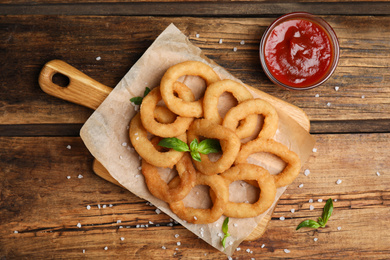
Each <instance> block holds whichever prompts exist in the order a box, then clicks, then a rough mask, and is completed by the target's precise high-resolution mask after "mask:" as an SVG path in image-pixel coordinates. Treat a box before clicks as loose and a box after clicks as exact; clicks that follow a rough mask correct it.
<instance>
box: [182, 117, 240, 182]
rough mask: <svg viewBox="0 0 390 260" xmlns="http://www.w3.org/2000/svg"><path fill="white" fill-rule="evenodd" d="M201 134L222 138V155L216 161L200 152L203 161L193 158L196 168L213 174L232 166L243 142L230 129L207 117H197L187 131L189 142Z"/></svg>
mask: <svg viewBox="0 0 390 260" xmlns="http://www.w3.org/2000/svg"><path fill="white" fill-rule="evenodd" d="M199 136H204V137H206V138H211V139H218V140H220V144H221V148H222V156H221V157H220V158H219V159H218V160H217V161H216V162H212V161H210V159H209V157H208V155H206V154H200V158H201V161H200V162H198V161H195V160H193V162H194V164H195V166H196V168H197V169H198V170H199V171H200V172H201V173H203V174H206V175H213V174H218V173H221V172H224V171H226V170H227V169H229V168H230V166H232V164H233V163H234V160H235V158H236V156H237V154H238V152H239V150H240V146H241V142H240V139H239V138H238V137H237V135H236V134H235V133H234V132H233V131H232V130H230V129H228V128H226V127H223V126H221V125H217V124H214V123H212V122H211V121H209V120H207V119H196V120H194V122H193V123H192V124H191V126H190V128H189V129H188V131H187V139H188V144H190V143H191V142H192V141H193V140H194V139H195V138H196V139H198V142H200V140H199Z"/></svg>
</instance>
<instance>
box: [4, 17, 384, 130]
mask: <svg viewBox="0 0 390 260" xmlns="http://www.w3.org/2000/svg"><path fill="white" fill-rule="evenodd" d="M324 18H325V19H326V20H327V21H328V22H329V23H330V24H331V25H332V26H333V27H334V29H335V31H336V33H337V35H338V37H339V39H340V44H341V60H340V64H339V67H338V68H337V70H336V73H335V74H334V76H333V77H332V78H331V79H330V80H329V81H328V82H326V83H325V84H324V85H323V86H321V87H319V88H317V89H313V90H308V91H286V90H284V89H281V88H279V87H276V86H274V85H273V84H272V83H271V82H270V81H269V80H268V79H267V77H266V76H265V74H264V73H263V71H262V69H261V66H260V62H259V58H258V45H259V41H260V37H261V35H262V34H263V32H264V30H265V29H266V27H267V26H268V25H269V24H270V23H271V22H272V21H273V20H274V19H273V18H250V19H249V18H248V19H241V18H218V19H217V18H189V17H177V18H172V17H169V18H167V17H124V16H121V17H118V16H109V17H85V16H28V15H26V16H0V25H1V26H0V35H1V39H4V40H3V41H1V42H0V52H1V55H2V57H3V59H2V62H1V65H0V66H1V71H2V73H1V75H0V79H1V81H2V95H1V96H0V104H1V106H2V109H1V110H0V119H1V124H40V123H46V124H61V123H67V124H81V123H84V122H85V120H86V119H87V118H88V117H89V115H90V114H91V113H92V111H91V110H89V109H87V108H82V107H79V106H78V105H75V104H71V103H68V102H66V101H62V100H58V99H56V98H54V97H50V96H48V95H46V94H45V93H43V92H42V91H41V90H40V88H39V86H38V83H37V79H38V74H39V71H40V69H41V68H42V66H43V65H44V64H45V63H46V62H47V61H49V60H52V59H62V60H64V61H66V62H68V63H69V64H71V65H73V66H75V67H76V68H77V69H80V70H81V71H83V72H84V73H85V74H87V75H89V76H91V77H92V78H94V79H96V80H97V81H99V82H101V83H102V84H104V85H106V86H110V87H113V86H115V85H116V83H117V82H119V80H120V79H121V78H122V77H123V76H124V75H125V73H126V72H127V71H128V70H129V68H130V67H131V65H132V64H134V63H135V62H136V61H137V59H138V58H139V57H140V56H141V55H142V53H143V52H144V51H145V50H146V49H147V48H148V47H149V46H150V44H151V43H152V42H153V40H154V39H155V38H156V37H157V36H158V35H159V34H160V33H161V31H162V30H164V29H165V28H166V26H168V25H169V24H170V23H174V24H175V25H177V26H178V27H179V28H180V29H181V30H182V31H183V33H184V34H186V35H187V36H188V37H189V39H190V40H191V41H192V42H193V43H194V44H195V45H197V46H199V47H200V48H202V49H203V51H204V53H205V54H206V55H207V56H208V57H210V58H212V59H214V60H215V61H216V62H217V63H219V64H220V65H221V66H223V67H225V68H226V69H227V70H229V71H230V72H231V73H232V74H233V75H234V76H236V77H237V78H240V79H242V80H243V81H244V82H245V83H247V84H249V85H252V86H253V87H256V88H259V89H260V90H262V91H264V92H267V93H269V94H271V95H274V96H276V97H278V98H280V99H283V100H285V101H287V102H290V103H292V104H294V105H296V106H299V107H301V108H302V109H303V110H304V111H305V112H306V113H307V114H308V116H309V118H310V119H311V120H314V121H324V120H326V121H328V120H332V121H340V120H343V121H349V120H366V119H370V120H373V119H375V120H379V119H381V120H388V119H389V114H390V113H389V112H390V93H389V92H390V88H389V84H388V82H389V79H390V72H389V70H388V65H389V60H390V59H389V58H390V17H371V16H359V17H356V16H352V17H346V16H325V17H324ZM145 23H147V24H148V27H147V28H146V29H145V27H141V26H135V25H141V24H145ZM367 24H369V25H370V26H365V25H367ZM196 34H199V38H197V37H196ZM219 39H223V43H222V44H219V43H218V42H219ZM242 40H244V41H245V44H244V45H241V44H240V42H241V41H242ZM234 47H237V48H238V50H237V51H236V52H234V51H233V48H234ZM31 54H33V55H31ZM97 57H101V59H100V60H96V58H97ZM335 86H339V90H338V91H336V90H335V89H334V87H335ZM316 94H318V97H315V96H316ZM362 97H364V98H362ZM328 103H329V106H328V105H327V104H328ZM336 131H340V130H336Z"/></svg>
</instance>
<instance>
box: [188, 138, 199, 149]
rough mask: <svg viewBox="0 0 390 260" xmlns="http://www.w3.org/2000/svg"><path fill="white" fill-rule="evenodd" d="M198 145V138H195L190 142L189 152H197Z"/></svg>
mask: <svg viewBox="0 0 390 260" xmlns="http://www.w3.org/2000/svg"><path fill="white" fill-rule="evenodd" d="M198 146H199V144H198V139H196V138H195V139H194V140H192V142H191V143H190V150H191V152H197V151H198Z"/></svg>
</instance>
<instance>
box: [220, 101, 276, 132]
mask: <svg viewBox="0 0 390 260" xmlns="http://www.w3.org/2000/svg"><path fill="white" fill-rule="evenodd" d="M258 114H261V115H263V116H264V123H263V127H262V129H261V130H260V133H259V135H258V137H257V138H272V137H273V136H274V135H275V133H276V130H277V129H278V122H279V117H278V113H277V112H276V110H275V108H274V107H273V106H272V105H271V104H269V103H268V102H266V101H264V100H261V99H249V100H246V101H243V102H241V103H239V104H238V105H237V106H235V107H232V108H231V109H229V111H228V112H227V113H226V115H225V118H224V120H223V123H222V125H223V126H224V127H227V128H229V129H231V130H233V131H234V130H235V129H236V128H237V126H238V124H239V122H240V120H242V119H244V118H248V116H252V115H258Z"/></svg>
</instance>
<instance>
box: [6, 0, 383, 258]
mask: <svg viewBox="0 0 390 260" xmlns="http://www.w3.org/2000/svg"><path fill="white" fill-rule="evenodd" d="M79 3H83V4H79ZM302 10H304V11H309V12H312V13H315V14H318V15H320V16H321V17H323V18H324V19H326V21H328V22H329V23H330V24H331V25H332V26H333V28H334V29H335V31H336V34H337V35H338V38H339V41H340V45H341V58H340V63H339V66H338V68H337V70H336V72H335V74H334V75H333V77H332V78H331V79H330V80H329V81H327V82H326V83H325V84H324V85H323V86H321V87H319V88H316V89H313V90H309V91H303V92H293V91H286V90H283V89H280V88H278V87H275V86H274V85H273V84H272V83H271V82H270V81H269V80H268V79H267V77H266V76H265V74H264V73H263V71H262V69H261V66H260V62H259V58H258V46H259V42H260V37H261V35H262V34H263V32H264V31H265V29H266V28H267V26H268V25H269V24H270V23H271V22H272V21H273V20H274V19H275V18H276V17H278V16H279V15H281V14H284V13H287V12H291V11H302ZM170 23H174V24H175V25H176V26H177V27H178V28H179V29H180V30H181V31H182V32H183V33H184V34H185V35H187V36H188V37H189V39H190V41H191V42H193V43H194V44H195V45H197V46H199V47H200V48H202V49H203V51H204V53H205V54H206V55H207V56H208V57H210V58H211V59H213V60H215V61H216V62H217V63H218V64H220V65H222V66H224V67H225V68H226V69H227V70H228V71H229V72H231V73H232V74H233V75H234V76H236V77H237V78H240V79H241V80H243V81H244V82H245V83H247V84H249V85H251V86H253V87H255V88H258V89H259V90H262V91H264V92H266V93H268V94H271V95H273V96H275V97H278V98H280V99H283V100H285V101H287V102H290V103H292V104H294V105H296V106H299V107H300V108H302V109H303V110H304V111H305V112H306V113H307V115H308V116H309V118H310V119H311V133H312V134H313V136H314V137H315V138H316V141H317V143H316V149H317V151H316V152H313V154H312V156H311V157H310V158H309V160H308V161H307V162H306V163H305V164H304V165H303V167H302V173H301V174H300V176H299V177H298V178H297V179H296V180H295V181H294V183H293V184H292V185H290V186H289V188H288V189H287V191H286V192H285V194H284V195H283V196H282V198H281V200H280V201H279V204H278V206H277V207H276V209H275V212H274V214H273V216H272V219H271V221H270V224H269V226H268V228H267V231H266V232H265V234H264V235H263V236H262V237H261V238H260V239H258V240H256V241H252V242H243V243H242V244H241V245H240V248H241V250H240V251H237V252H235V254H234V255H233V258H234V259H251V258H255V259H275V258H296V259H298V258H299V259H342V258H344V259H389V258H390V247H389V246H388V245H389V244H390V234H389V232H388V229H389V227H390V171H389V168H390V162H389V151H390V149H389V140H390V139H389V138H390V131H389V130H390V113H389V112H390V83H389V80H390V70H389V67H390V5H389V2H387V1H345V2H340V3H338V1H326V2H321V3H320V2H316V1H314V2H313V1H299V2H292V1H277V2H268V1H264V2H263V1H244V2H241V1H222V2H213V1H200V2H199V1H190V2H180V1H177V2H176V1H170V0H168V1H159V2H153V1H131V2H128V1H126V3H125V1H115V0H109V1H104V2H102V1H100V2H99V1H94V0H85V1H68V2H67V3H66V4H64V1H62V0H51V1H42V0H41V1H34V3H32V4H31V3H30V2H29V1H25V0H19V1H0V55H1V59H0V82H1V83H0V93H1V95H0V119H1V121H0V145H1V149H0V259H50V258H54V259H61V258H63V259H80V258H91V259H112V258H119V259H147V258H150V259H162V258H164V259H165V258H166V259H226V258H227V257H226V256H225V255H224V254H223V253H221V252H218V251H217V250H215V249H213V248H212V247H211V246H209V245H207V244H206V243H204V242H203V241H202V240H201V239H198V238H197V237H196V236H195V235H194V234H192V233H191V232H189V231H187V230H186V229H185V228H183V227H182V226H181V225H178V224H175V223H172V221H171V220H170V218H169V217H167V216H166V215H164V214H156V212H155V208H154V207H153V206H149V205H147V203H146V201H144V200H141V199H139V198H137V197H136V196H134V195H132V194H131V193H130V192H128V191H126V190H125V189H123V188H120V187H118V186H116V185H113V184H111V183H109V182H107V181H105V180H103V179H101V178H99V177H98V176H96V175H95V174H94V173H93V170H92V162H93V157H92V156H91V155H90V153H89V152H88V150H87V149H86V148H85V146H84V144H83V142H82V140H81V139H80V138H79V137H78V134H79V130H80V128H81V126H82V124H83V123H84V122H85V120H86V119H87V118H88V117H89V116H90V115H91V113H92V112H93V110H91V109H88V108H85V107H82V106H79V105H76V104H73V103H70V102H67V101H63V100H60V99H57V98H55V97H52V96H49V95H47V94H46V93H44V92H43V91H42V90H41V89H40V88H39V85H38V76H39V72H40V70H41V69H42V66H43V65H44V64H45V63H46V62H48V61H50V60H53V59H61V60H64V61H66V62H68V63H69V64H71V65H72V66H74V67H76V68H77V69H79V70H81V71H82V72H84V73H85V74H86V75H88V76H90V77H92V78H94V79H95V80H96V81H98V82H100V83H102V84H104V85H106V86H110V87H114V86H115V85H116V84H117V83H118V82H119V80H120V79H121V78H122V77H123V76H124V74H125V73H126V72H127V71H128V70H129V69H130V67H131V66H132V64H134V63H135V62H136V61H137V59H138V58H139V57H140V56H141V55H142V53H143V52H144V51H145V50H146V49H147V48H148V47H149V45H150V44H151V43H152V42H153V40H154V39H155V38H156V37H157V36H158V35H159V34H160V33H161V31H162V30H164V28H165V27H166V26H168V25H169V24H170ZM196 34H199V37H198V38H197V37H196ZM219 39H223V43H222V44H219V43H218V41H219ZM242 40H244V41H245V44H244V45H241V44H240V42H241V41H242ZM234 47H237V51H236V52H234V51H233V48H234ZM97 57H100V58H101V59H100V60H99V59H96V58H97ZM59 80H60V81H61V79H59ZM336 86H338V87H339V90H338V91H336V90H335V87H336ZM316 94H318V95H319V96H318V97H315V96H316ZM328 103H330V106H328V105H327V104H328ZM306 169H308V170H310V175H308V176H305V175H304V174H303V171H304V170H306ZM377 173H379V176H378V174H377ZM68 176H69V178H68ZM338 179H340V180H342V183H341V184H339V185H337V184H336V181H337V180H338ZM299 184H303V187H302V188H299V187H298V185H299ZM328 198H333V199H337V201H335V202H334V207H335V208H334V213H333V215H332V217H331V219H330V220H329V222H328V225H327V227H326V228H324V229H319V230H312V229H301V230H299V231H295V227H296V226H297V225H298V224H299V223H300V221H302V220H304V219H308V218H311V219H316V218H317V217H318V216H320V215H321V212H322V207H323V206H324V204H325V200H326V199H328ZM310 199H313V202H312V203H310V202H309V200H310ZM318 199H322V200H323V201H322V202H319V201H318ZM88 205H90V207H91V208H90V209H89V210H88V209H87V206H88ZM310 205H313V206H314V209H313V210H310V208H309V207H310ZM291 209H295V212H294V213H292V212H291ZM282 216H283V217H285V220H284V221H282V220H280V219H279V218H280V217H282ZM149 221H151V222H153V224H150V223H149ZM119 222H120V223H119ZM78 223H80V224H81V227H80V228H79V227H78V226H77V224H78ZM146 224H147V225H148V227H137V225H146ZM339 229H340V230H339ZM176 234H178V235H179V237H177V238H176V237H175V235H176ZM121 238H123V240H122V239H121ZM314 238H318V240H317V241H314ZM177 242H180V243H181V245H180V246H178V245H177ZM263 244H264V247H262V245H263ZM162 246H165V247H166V249H165V250H163V249H162ZM105 247H107V250H105V249H104V248H105ZM176 248H177V250H176ZM247 249H249V251H253V252H252V253H251V252H249V253H248V252H247V251H246V250H247ZM284 249H288V250H290V253H288V254H287V253H285V252H284ZM83 250H85V251H84V252H83Z"/></svg>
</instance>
